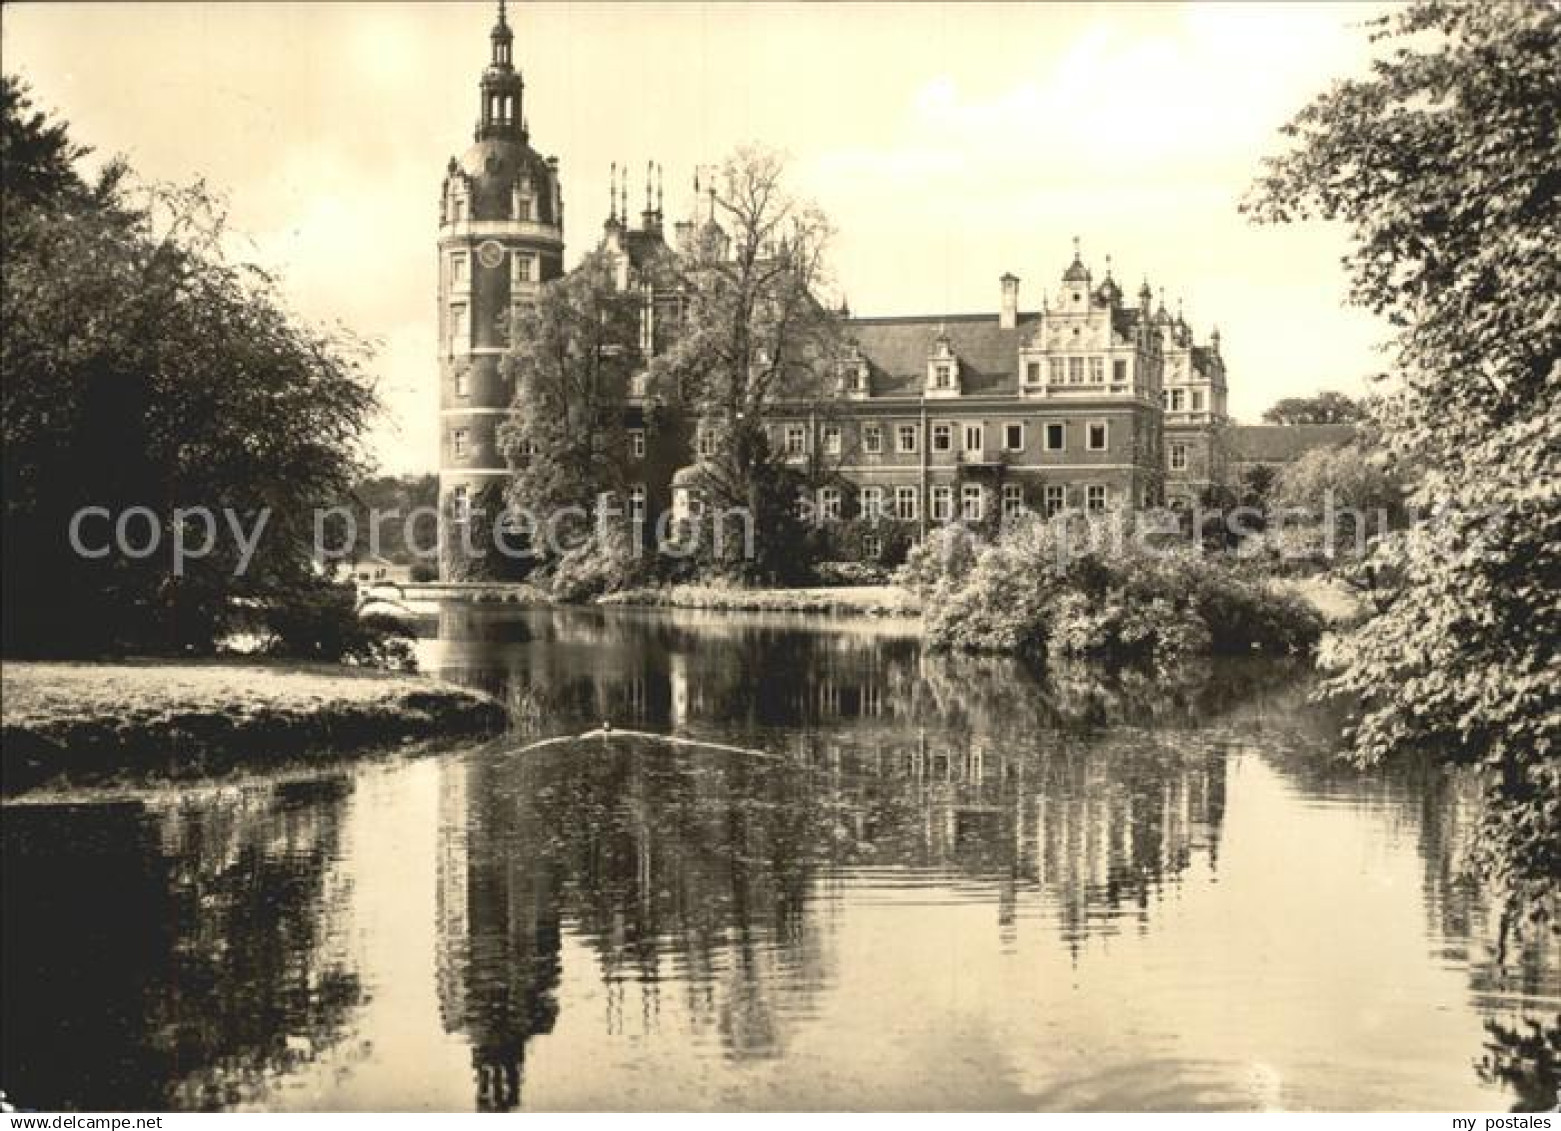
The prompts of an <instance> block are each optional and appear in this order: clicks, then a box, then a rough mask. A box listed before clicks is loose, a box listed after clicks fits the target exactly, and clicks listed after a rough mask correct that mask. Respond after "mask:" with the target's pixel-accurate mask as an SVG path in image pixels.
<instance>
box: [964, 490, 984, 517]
mask: <svg viewBox="0 0 1561 1131" xmlns="http://www.w3.org/2000/svg"><path fill="white" fill-rule="evenodd" d="M981 498H982V491H981V484H979V483H966V484H964V485H962V486H961V487H960V489H959V517H960V518H962V519H964V520H965V521H966V522H980V521H981Z"/></svg>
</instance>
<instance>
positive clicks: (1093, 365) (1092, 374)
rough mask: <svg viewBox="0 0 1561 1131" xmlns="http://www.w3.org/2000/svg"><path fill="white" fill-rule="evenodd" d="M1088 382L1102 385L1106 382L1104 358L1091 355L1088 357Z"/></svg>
mask: <svg viewBox="0 0 1561 1131" xmlns="http://www.w3.org/2000/svg"><path fill="white" fill-rule="evenodd" d="M1089 382H1090V384H1091V385H1104V384H1105V383H1106V359H1105V358H1103V357H1092V358H1090V359H1089Z"/></svg>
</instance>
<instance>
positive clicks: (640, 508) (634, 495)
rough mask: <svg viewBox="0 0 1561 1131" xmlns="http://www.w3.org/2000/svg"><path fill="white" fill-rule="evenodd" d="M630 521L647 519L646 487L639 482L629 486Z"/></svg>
mask: <svg viewBox="0 0 1561 1131" xmlns="http://www.w3.org/2000/svg"><path fill="white" fill-rule="evenodd" d="M629 521H630V522H644V521H645V488H644V487H643V486H641V485H640V484H638V483H636V484H635V485H634V486H633V487H630V488H629Z"/></svg>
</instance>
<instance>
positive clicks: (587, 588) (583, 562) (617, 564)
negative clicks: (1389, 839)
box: [547, 530, 650, 603]
mask: <svg viewBox="0 0 1561 1131" xmlns="http://www.w3.org/2000/svg"><path fill="white" fill-rule="evenodd" d="M649 578H650V560H649V559H648V558H647V556H646V554H645V553H644V551H642V550H641V549H640V548H639V547H638V546H636V545H635V544H634V543H633V542H632V541H631V540H630V537H629V535H628V533H627V532H626V531H616V530H615V531H608V532H605V533H603V532H597V533H594V534H592V535H591V536H590V537H589V538H587V539H586V540H585V541H583V542H581V543H580V544H579V545H578V546H576V547H574V548H573V549H571V550H568V551H566V552H565V553H564V555H563V556H562V557H561V558H559V559H558V561H557V562H556V563H555V564H554V565H553V567H552V570H551V571H550V575H549V577H548V582H547V584H548V594H549V596H551V597H552V598H553V600H555V601H562V602H565V603H576V602H582V601H589V600H591V599H593V598H595V597H600V596H601V595H602V594H604V593H615V592H618V591H619V590H623V589H630V588H633V587H634V586H636V585H641V584H643V583H644V582H646V581H647V580H649Z"/></svg>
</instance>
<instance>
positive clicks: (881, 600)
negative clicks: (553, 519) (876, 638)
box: [599, 585, 921, 616]
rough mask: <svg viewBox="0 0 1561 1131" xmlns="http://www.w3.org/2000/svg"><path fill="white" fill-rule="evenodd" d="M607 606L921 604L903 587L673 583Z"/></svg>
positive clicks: (903, 612)
mask: <svg viewBox="0 0 1561 1131" xmlns="http://www.w3.org/2000/svg"><path fill="white" fill-rule="evenodd" d="M599 603H600V604H603V605H637V606H644V607H651V608H662V609H712V610H715V611H718V612H767V613H827V614H830V615H835V616H841V615H848V616H916V615H917V614H919V613H920V612H921V601H920V599H919V598H917V596H916V595H915V594H914V593H911V592H910V591H909V590H906V589H901V588H900V587H899V586H897V585H858V586H849V587H847V586H841V587H828V588H825V587H819V588H805V589H744V588H741V587H739V586H735V585H734V586H728V585H671V586H666V587H662V588H653V589H629V590H625V591H624V592H621V593H610V594H608V595H607V596H605V597H603V598H601V599H600V601H599Z"/></svg>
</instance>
